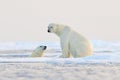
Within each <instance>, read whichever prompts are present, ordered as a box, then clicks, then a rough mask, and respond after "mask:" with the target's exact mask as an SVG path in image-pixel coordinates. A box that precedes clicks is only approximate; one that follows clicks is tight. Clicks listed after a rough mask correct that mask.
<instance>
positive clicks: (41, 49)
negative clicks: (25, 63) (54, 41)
mask: <svg viewBox="0 0 120 80" xmlns="http://www.w3.org/2000/svg"><path fill="white" fill-rule="evenodd" d="M44 47H45V46H38V47H37V48H36V49H35V50H34V51H33V52H32V54H31V57H42V56H43V53H44V51H45V49H44Z"/></svg>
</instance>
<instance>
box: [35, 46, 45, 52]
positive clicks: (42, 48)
mask: <svg viewBox="0 0 120 80" xmlns="http://www.w3.org/2000/svg"><path fill="white" fill-rule="evenodd" d="M46 48H47V46H38V47H37V48H36V49H35V51H44V50H46Z"/></svg>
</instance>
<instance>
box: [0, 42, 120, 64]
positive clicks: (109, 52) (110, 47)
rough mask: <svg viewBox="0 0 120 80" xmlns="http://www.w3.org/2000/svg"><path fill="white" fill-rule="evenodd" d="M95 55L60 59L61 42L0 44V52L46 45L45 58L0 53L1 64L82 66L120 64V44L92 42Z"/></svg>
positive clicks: (25, 54) (32, 48)
mask: <svg viewBox="0 0 120 80" xmlns="http://www.w3.org/2000/svg"><path fill="white" fill-rule="evenodd" d="M91 42H92V44H93V46H94V54H93V55H92V56H88V57H83V58H59V55H61V48H60V44H59V42H4V43H0V51H7V50H34V49H35V48H36V47H37V46H40V45H46V46H47V51H46V52H45V57H38V58H32V57H29V55H30V54H31V53H32V52H23V53H21V52H20V53H13V52H12V53H11V52H9V53H2V52H1V53H0V63H11V62H12V63H21V62H24V63H26V62H29V63H32V62H34V63H38V62H39V63H50V64H73V63H75V64H81V63H120V42H105V41H102V40H91Z"/></svg>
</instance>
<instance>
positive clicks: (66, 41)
mask: <svg viewBox="0 0 120 80" xmlns="http://www.w3.org/2000/svg"><path fill="white" fill-rule="evenodd" d="M48 32H51V33H55V34H56V35H58V36H59V37H60V41H61V48H62V55H61V56H60V57H63V58H69V57H71V56H72V57H75V58H77V57H84V56H89V55H92V53H93V47H92V44H91V43H90V41H89V40H88V39H87V38H85V37H84V36H82V35H81V34H79V33H77V32H76V31H74V30H73V29H72V28H70V27H69V26H67V25H62V24H54V23H51V24H49V26H48Z"/></svg>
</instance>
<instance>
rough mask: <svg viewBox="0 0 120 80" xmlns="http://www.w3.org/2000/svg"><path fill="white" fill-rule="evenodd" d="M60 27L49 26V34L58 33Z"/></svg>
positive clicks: (55, 25)
mask: <svg viewBox="0 0 120 80" xmlns="http://www.w3.org/2000/svg"><path fill="white" fill-rule="evenodd" d="M58 27H59V25H57V24H53V23H51V24H49V26H48V32H49V33H56V32H57V30H58Z"/></svg>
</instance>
